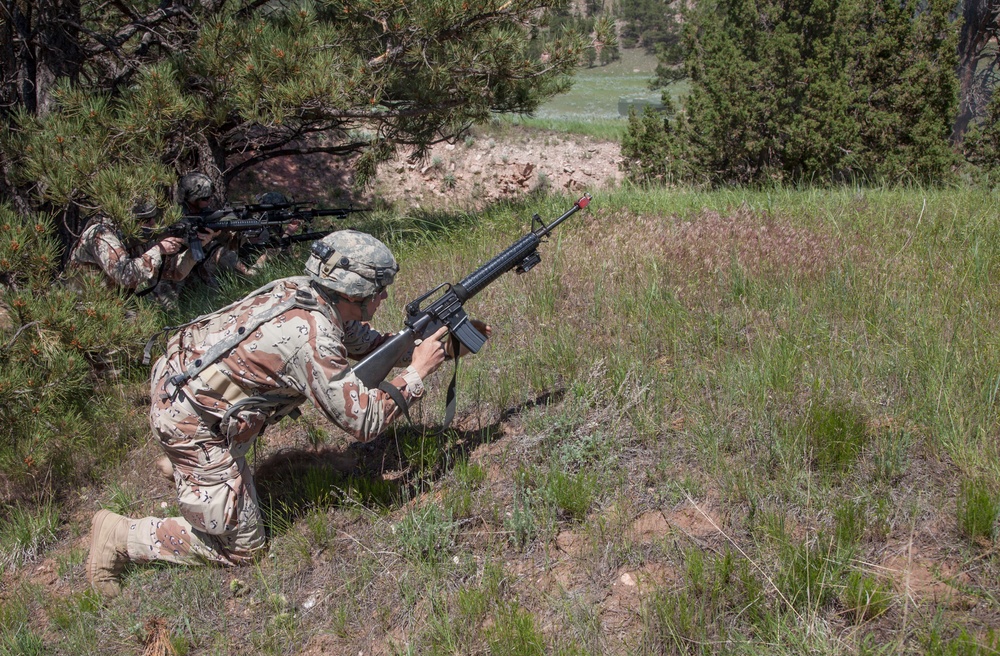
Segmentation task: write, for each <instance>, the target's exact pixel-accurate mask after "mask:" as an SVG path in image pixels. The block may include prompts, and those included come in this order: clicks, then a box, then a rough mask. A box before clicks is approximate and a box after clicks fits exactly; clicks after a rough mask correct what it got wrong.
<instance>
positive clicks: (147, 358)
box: [142, 279, 281, 364]
mask: <svg viewBox="0 0 1000 656" xmlns="http://www.w3.org/2000/svg"><path fill="white" fill-rule="evenodd" d="M279 282H281V279H279V280H272V281H271V282H269V283H267V284H266V285H264V286H263V287H260V288H258V289H255V290H254V291H252V292H250V293H249V294H247V295H246V296H244V297H243V298H241V299H239V300H238V301H233V302H232V303H230V304H229V305H227V306H225V307H223V308H220V309H218V310H215V311H214V312H209V313H208V314H203V315H201V316H198V317H195V318H194V319H191V321H188V322H185V323H179V324H177V325H176V326H166V327H164V328H162V329H161V330H158V331H156V332H155V333H153V335H152V336H151V337H150V338H149V339H148V340H146V347H145V348H144V349H143V350H142V363H143V364H149V363H150V362H151V361H152V357H153V344H154V343H155V342H156V340H157V339H159V338H160V337H162V336H164V335H166V334H167V333H172V332H174V331H175V330H180V329H181V328H187V327H188V326H193V325H194V324H196V323H200V322H202V321H205V320H206V319H208V318H209V317H211V316H212V315H213V314H218V313H220V312H226V311H227V310H231V309H233V308H234V307H236V306H237V305H239V304H240V303H242V302H243V301H245V300H247V299H248V298H250V297H252V296H259V295H260V294H264V293H266V292H269V291H271V290H272V289H273V288H274V287H275V286H276V285H277V284H278V283H279Z"/></svg>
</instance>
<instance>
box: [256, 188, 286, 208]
mask: <svg viewBox="0 0 1000 656" xmlns="http://www.w3.org/2000/svg"><path fill="white" fill-rule="evenodd" d="M254 200H255V201H256V202H257V204H258V205H289V204H290V203H291V202H292V201H291V200H289V199H288V196H286V195H285V194H283V193H281V192H278V191H267V192H264V193H263V194H257V196H256V198H254Z"/></svg>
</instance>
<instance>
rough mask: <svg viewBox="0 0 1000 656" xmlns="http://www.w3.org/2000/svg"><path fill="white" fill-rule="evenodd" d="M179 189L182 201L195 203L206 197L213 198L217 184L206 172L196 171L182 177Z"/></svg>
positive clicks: (178, 184)
mask: <svg viewBox="0 0 1000 656" xmlns="http://www.w3.org/2000/svg"><path fill="white" fill-rule="evenodd" d="M177 191H178V193H179V194H180V200H181V202H182V203H193V202H195V201H198V200H203V199H205V198H211V197H212V194H213V193H215V185H214V184H212V179H211V178H210V177H208V176H207V175H205V174H204V173H200V172H198V171H195V172H193V173H188V174H187V175H185V176H182V177H181V179H180V181H179V182H178V183H177Z"/></svg>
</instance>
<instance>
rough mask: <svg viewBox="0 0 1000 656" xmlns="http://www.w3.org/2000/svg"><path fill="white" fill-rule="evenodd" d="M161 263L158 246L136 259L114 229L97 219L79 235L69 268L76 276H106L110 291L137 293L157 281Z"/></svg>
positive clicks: (70, 257)
mask: <svg viewBox="0 0 1000 656" xmlns="http://www.w3.org/2000/svg"><path fill="white" fill-rule="evenodd" d="M162 262H163V256H162V255H161V254H160V249H159V248H157V247H155V246H154V247H153V248H150V249H149V250H147V251H146V252H144V253H142V254H141V255H139V256H137V257H133V256H132V255H131V254H130V253H129V251H128V249H127V248H126V247H125V244H123V243H122V240H121V236H120V235H119V233H118V231H117V230H116V229H115V228H114V226H112V225H111V224H109V223H108V222H107V221H106V220H104V219H98V220H95V221H94V222H92V223H91V224H90V225H89V226H87V229H86V230H84V231H83V234H82V235H80V239H79V240H78V241H77V243H76V246H74V247H73V251H72V252H71V253H70V256H69V263H68V265H67V268H68V269H69V270H70V271H71V272H73V273H77V272H82V271H92V272H95V273H96V272H103V273H104V275H105V276H106V278H105V280H106V282H107V284H108V286H109V287H125V288H128V289H136V288H137V287H139V286H140V285H142V284H144V283H146V282H148V281H151V280H153V279H154V278H155V277H156V272H157V270H158V269H159V268H160V265H161V263H162Z"/></svg>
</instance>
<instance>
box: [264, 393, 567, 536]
mask: <svg viewBox="0 0 1000 656" xmlns="http://www.w3.org/2000/svg"><path fill="white" fill-rule="evenodd" d="M563 394H564V392H563V391H562V390H556V391H553V392H546V393H544V394H541V395H539V396H537V397H535V398H534V399H531V400H530V401H527V402H525V403H522V404H520V405H518V406H515V407H513V408H509V409H507V410H505V411H504V412H503V413H501V415H500V417H499V419H498V420H497V421H496V422H494V423H492V424H490V425H488V426H482V427H479V428H476V429H471V430H461V429H454V428H449V429H442V428H440V427H433V428H432V427H427V426H421V425H417V424H410V425H403V424H400V425H399V426H396V427H391V428H390V429H389V430H387V431H385V432H384V433H383V434H382V435H381V436H379V437H378V438H376V439H375V440H373V441H371V442H368V443H352V444H351V445H349V446H348V447H347V448H318V449H301V448H292V449H282V450H281V451H278V452H276V453H273V454H271V455H269V456H268V457H267V458H266V459H264V460H263V461H262V462H260V463H258V464H257V466H256V467H255V472H254V480H255V483H256V485H257V491H258V494H259V497H260V500H261V507H262V508H263V509H264V515H265V518H266V524H267V527H268V530H269V532H270V533H271V534H272V535H277V534H281V533H284V532H285V531H286V530H287V529H288V527H290V526H291V525H292V524H293V523H294V522H295V520H296V519H297V518H298V517H301V516H302V515H304V514H305V513H307V512H308V511H310V510H311V509H314V508H326V507H332V506H338V505H343V504H347V503H350V504H361V505H363V506H365V507H367V508H369V509H372V510H379V511H391V510H395V509H397V508H399V507H401V506H403V505H404V504H405V503H407V502H408V501H409V500H410V499H412V498H414V497H415V496H417V495H419V494H421V493H422V492H424V491H426V490H427V489H428V488H429V486H430V484H431V483H433V482H434V481H436V480H438V479H440V478H441V477H443V476H445V475H446V474H447V473H448V472H449V471H451V469H452V468H453V467H454V466H455V464H456V463H459V462H462V461H465V460H467V459H468V457H469V454H470V453H472V452H473V451H474V450H475V449H476V448H477V447H479V446H480V445H482V444H486V443H489V442H492V441H494V440H495V439H497V438H498V437H499V436H500V435H502V434H503V425H504V424H505V423H506V422H508V421H509V420H511V419H512V418H514V417H516V416H518V415H520V414H521V413H523V412H524V411H526V410H528V409H530V408H533V407H535V406H539V405H547V404H550V403H557V402H558V401H559V400H560V399H561V398H562V396H563Z"/></svg>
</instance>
